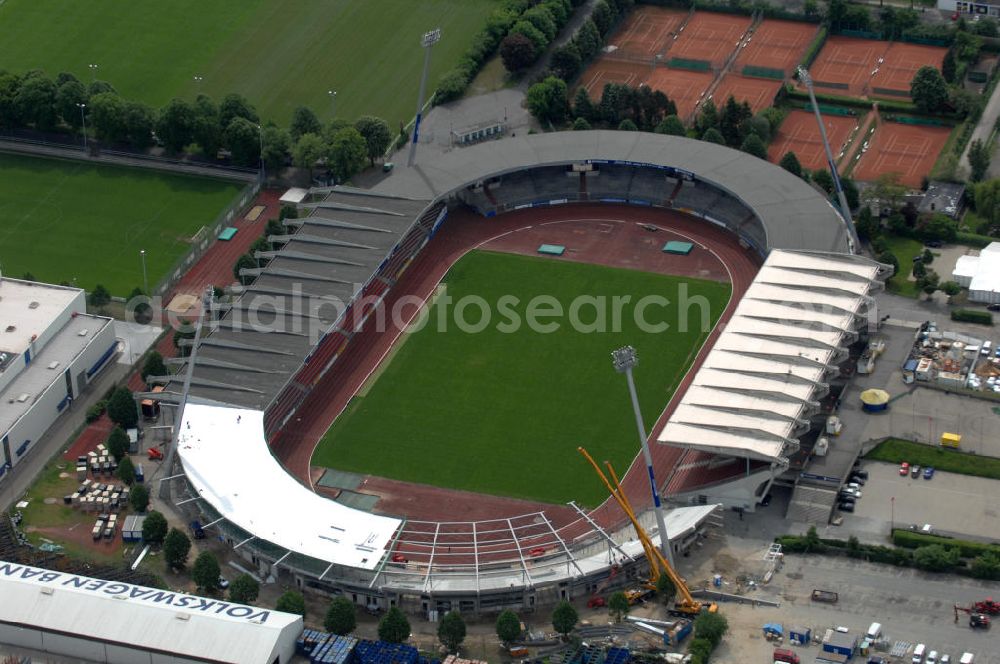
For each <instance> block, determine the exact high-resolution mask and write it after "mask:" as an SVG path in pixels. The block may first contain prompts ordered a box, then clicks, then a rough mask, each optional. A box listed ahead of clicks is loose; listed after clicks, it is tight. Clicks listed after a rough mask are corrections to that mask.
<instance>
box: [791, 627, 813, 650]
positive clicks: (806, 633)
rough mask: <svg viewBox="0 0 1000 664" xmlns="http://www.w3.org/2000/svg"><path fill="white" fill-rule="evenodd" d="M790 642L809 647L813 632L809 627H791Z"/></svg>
mask: <svg viewBox="0 0 1000 664" xmlns="http://www.w3.org/2000/svg"><path fill="white" fill-rule="evenodd" d="M788 642H789V643H795V644H798V645H800V646H807V645H809V644H810V643H811V642H812V630H811V629H809V628H808V627H789V628H788Z"/></svg>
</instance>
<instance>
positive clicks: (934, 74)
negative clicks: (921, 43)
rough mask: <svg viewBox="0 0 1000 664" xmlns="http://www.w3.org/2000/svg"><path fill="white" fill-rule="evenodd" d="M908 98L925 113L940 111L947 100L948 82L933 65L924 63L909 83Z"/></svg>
mask: <svg viewBox="0 0 1000 664" xmlns="http://www.w3.org/2000/svg"><path fill="white" fill-rule="evenodd" d="M910 98H911V99H913V103H914V104H915V105H916V107H917V108H918V109H920V110H921V111H924V112H925V113H934V112H937V111H940V110H942V109H943V108H944V105H945V103H946V102H947V101H948V84H947V83H946V82H945V80H944V76H942V75H941V72H939V71H938V70H937V69H936V68H935V67H930V66H926V65H925V66H923V67H921V68H920V69H918V70H917V73H916V75H915V76H914V77H913V81H912V82H911V83H910Z"/></svg>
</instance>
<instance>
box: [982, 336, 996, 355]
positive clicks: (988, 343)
mask: <svg viewBox="0 0 1000 664" xmlns="http://www.w3.org/2000/svg"><path fill="white" fill-rule="evenodd" d="M992 345H993V342H991V341H990V340H989V339H987V340H986V341H984V342H983V348H982V350H981V351H979V352H980V353H981V354H983V355H985V356H986V357H989V355H990V346H992Z"/></svg>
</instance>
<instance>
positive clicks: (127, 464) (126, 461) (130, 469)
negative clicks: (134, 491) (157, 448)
mask: <svg viewBox="0 0 1000 664" xmlns="http://www.w3.org/2000/svg"><path fill="white" fill-rule="evenodd" d="M115 475H117V477H118V479H120V480H121V481H122V482H124V483H125V484H127V485H128V486H132V485H133V484H135V466H134V465H132V459H131V458H129V457H123V458H122V460H121V461H119V462H118V468H117V469H116V470H115Z"/></svg>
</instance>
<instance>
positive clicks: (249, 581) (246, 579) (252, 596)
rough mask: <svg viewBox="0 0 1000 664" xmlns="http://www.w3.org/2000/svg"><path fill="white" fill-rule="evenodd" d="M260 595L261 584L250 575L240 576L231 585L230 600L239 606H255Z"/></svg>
mask: <svg viewBox="0 0 1000 664" xmlns="http://www.w3.org/2000/svg"><path fill="white" fill-rule="evenodd" d="M259 594H260V584H259V583H258V582H257V579H255V578H253V577H252V576H250V575H249V574H240V575H239V576H238V577H236V578H235V579H233V582H232V583H230V584H229V599H230V600H231V601H233V602H238V603H239V604H253V603H254V602H256V601H257V596H258V595H259Z"/></svg>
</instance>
